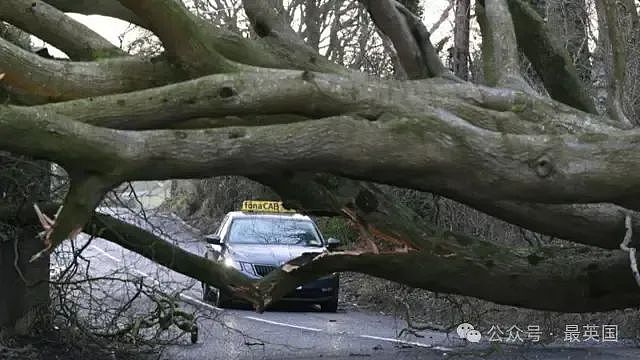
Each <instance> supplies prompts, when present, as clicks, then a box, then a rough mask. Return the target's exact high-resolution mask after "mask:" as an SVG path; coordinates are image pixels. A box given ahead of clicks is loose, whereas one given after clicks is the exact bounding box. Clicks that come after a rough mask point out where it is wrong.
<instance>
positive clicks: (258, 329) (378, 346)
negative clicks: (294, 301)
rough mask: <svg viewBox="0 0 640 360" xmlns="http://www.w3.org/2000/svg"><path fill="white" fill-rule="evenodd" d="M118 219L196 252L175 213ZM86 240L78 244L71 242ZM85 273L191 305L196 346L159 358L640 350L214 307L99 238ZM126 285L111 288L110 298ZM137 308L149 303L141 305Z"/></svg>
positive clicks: (621, 353)
mask: <svg viewBox="0 0 640 360" xmlns="http://www.w3.org/2000/svg"><path fill="white" fill-rule="evenodd" d="M118 216H119V217H121V218H123V219H125V220H127V221H129V222H132V223H137V224H138V225H140V226H143V227H146V228H148V229H151V230H153V231H154V232H156V233H158V234H160V235H162V236H164V237H166V238H167V239H170V240H171V241H174V242H175V243H176V244H178V245H180V246H181V247H183V248H184V249H186V250H188V251H191V252H193V253H196V254H202V253H203V252H204V246H205V244H204V242H203V241H202V237H201V235H200V234H198V231H197V230H196V229H193V228H191V227H189V226H188V225H186V224H185V223H184V222H182V221H181V220H180V219H178V218H177V217H175V216H174V215H163V216H161V215H158V214H154V215H148V216H147V220H148V221H149V222H148V223H147V222H145V221H144V220H143V219H140V218H139V217H135V216H132V215H131V214H129V213H127V212H119V213H118ZM86 241H88V240H87V238H86V237H85V238H81V239H79V240H78V241H77V244H76V247H78V246H82V244H83V243H86ZM83 254H84V257H85V258H86V259H87V260H89V261H90V262H91V274H92V275H93V276H100V275H106V274H111V273H113V272H114V271H118V272H120V273H124V274H129V275H130V276H131V277H134V278H140V279H144V280H145V281H147V282H148V283H151V284H155V285H156V286H158V287H159V288H162V290H163V291H166V292H172V291H176V292H178V293H179V296H180V298H181V299H182V300H183V301H184V303H185V304H184V306H185V307H188V308H191V309H194V310H195V309H197V310H198V313H199V314H200V315H199V316H200V318H199V320H198V325H199V329H200V330H199V338H198V342H197V343H196V344H190V343H188V341H185V342H184V345H171V346H168V347H167V348H166V350H165V351H164V352H163V354H162V358H163V359H176V360H195V359H240V360H244V359H246V360H249V359H251V360H262V359H264V360H268V359H359V358H363V359H398V360H401V359H443V358H456V359H545V360H554V359H557V360H560V359H604V360H608V359H611V360H622V359H640V349H638V348H636V347H634V346H632V345H631V344H629V343H622V342H620V343H614V344H608V345H607V346H603V345H602V344H596V345H592V346H583V347H568V346H565V345H564V344H558V345H555V346H547V347H543V346H525V345H513V346H506V345H505V344H502V345H501V346H500V347H499V348H495V347H493V346H492V344H491V343H490V342H488V341H487V340H486V339H483V341H481V342H480V343H479V344H471V343H469V342H467V341H465V340H461V339H460V338H459V337H458V335H457V334H456V332H455V331H454V332H452V333H450V334H446V333H439V332H432V331H422V332H418V333H416V334H405V335H403V336H402V337H399V336H398V334H399V333H400V332H401V330H402V329H403V328H404V326H405V323H404V321H402V320H401V319H398V318H395V317H392V316H384V315H377V314H371V313H366V312H361V311H357V310H354V309H352V308H347V307H345V306H342V304H341V306H340V308H339V311H338V313H333V314H332V313H321V312H319V310H318V309H317V308H314V307H313V306H303V307H284V308H276V309H272V310H269V311H266V312H265V313H262V314H258V313H255V312H253V311H252V310H250V309H242V308H239V309H219V308H217V307H215V306H212V305H211V304H208V303H204V302H202V301H201V298H202V294H201V289H200V285H199V283H198V282H196V281H195V280H193V279H190V278H187V277H185V276H183V275H181V274H178V273H175V272H173V271H171V270H168V269H166V268H164V267H161V266H158V265H156V264H155V263H153V262H151V261H149V260H147V259H145V258H142V257H140V256H139V255H137V254H135V253H132V252H129V251H127V250H125V249H122V248H121V247H119V246H118V245H115V244H113V243H110V242H108V241H106V240H103V239H92V240H91V243H90V244H89V245H88V246H87V247H86V249H85V251H84V253H83ZM126 293H127V290H125V289H117V288H116V289H113V292H112V295H113V298H114V299H117V298H118V294H121V295H122V296H123V298H125V295H126ZM138 306H142V307H144V306H149V307H151V306H152V304H151V303H146V304H145V303H143V305H138Z"/></svg>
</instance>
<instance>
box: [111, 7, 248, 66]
mask: <svg viewBox="0 0 640 360" xmlns="http://www.w3.org/2000/svg"><path fill="white" fill-rule="evenodd" d="M119 1H120V3H121V4H122V5H124V6H125V7H127V8H128V9H130V10H131V11H133V12H134V13H135V14H136V15H138V16H139V17H141V18H143V19H144V20H145V21H146V23H147V24H148V26H149V29H150V30H151V31H153V33H154V34H155V35H156V36H158V37H159V38H160V40H161V41H162V44H163V45H164V47H165V49H166V51H167V54H168V56H169V58H170V59H171V60H172V61H173V62H174V63H176V64H180V65H181V66H182V67H184V69H185V70H186V71H187V72H188V73H189V74H191V75H192V76H198V75H206V74H212V73H224V72H233V71H237V70H239V69H240V68H239V66H238V65H239V64H236V63H234V62H232V61H230V60H228V59H227V58H226V57H224V56H223V55H222V54H220V52H219V51H218V50H217V49H216V48H215V46H214V42H212V41H211V40H212V38H213V36H212V35H211V32H212V31H213V28H212V27H211V25H210V24H208V23H206V22H205V21H203V20H202V19H199V18H198V17H197V16H196V15H195V14H192V13H191V12H189V10H188V9H187V8H186V7H185V6H184V5H183V4H182V2H180V1H178V0H119ZM167 24H171V26H167Z"/></svg>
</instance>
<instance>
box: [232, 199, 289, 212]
mask: <svg viewBox="0 0 640 360" xmlns="http://www.w3.org/2000/svg"><path fill="white" fill-rule="evenodd" d="M241 211H245V212H272V213H294V212H295V210H289V209H286V208H285V207H284V206H283V205H282V201H259V200H246V201H243V202H242V209H241Z"/></svg>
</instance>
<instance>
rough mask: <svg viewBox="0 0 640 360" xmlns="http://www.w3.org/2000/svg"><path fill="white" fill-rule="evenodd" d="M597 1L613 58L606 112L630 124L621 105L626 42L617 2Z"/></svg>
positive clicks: (623, 122) (625, 66) (625, 68)
mask: <svg viewBox="0 0 640 360" xmlns="http://www.w3.org/2000/svg"><path fill="white" fill-rule="evenodd" d="M598 1H601V2H602V4H601V5H600V6H602V8H603V9H604V13H605V16H606V20H607V29H606V30H607V34H608V38H609V44H610V46H611V48H610V49H611V52H612V59H613V64H612V65H613V69H612V71H610V72H609V73H610V76H609V78H608V79H607V83H608V84H607V85H608V88H609V91H608V95H607V112H608V114H609V116H611V117H612V118H614V119H616V120H618V121H620V122H621V123H622V124H625V125H631V124H632V123H631V121H630V120H629V119H628V118H627V116H626V115H625V113H624V109H623V106H622V103H623V100H624V86H625V77H626V73H627V49H626V48H627V43H626V42H625V40H624V34H623V31H622V29H620V18H619V16H620V15H619V13H618V3H617V1H613V0H598ZM634 6H635V5H634Z"/></svg>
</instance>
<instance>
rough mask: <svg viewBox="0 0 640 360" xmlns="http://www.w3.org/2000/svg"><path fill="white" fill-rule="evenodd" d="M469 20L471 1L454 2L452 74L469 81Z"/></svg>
mask: <svg viewBox="0 0 640 360" xmlns="http://www.w3.org/2000/svg"><path fill="white" fill-rule="evenodd" d="M470 19H471V1H470V0H456V5H455V20H454V21H455V23H454V24H455V25H454V29H453V53H452V54H451V63H452V68H453V73H454V74H455V75H456V76H457V77H459V78H461V79H463V80H469V22H470Z"/></svg>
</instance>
